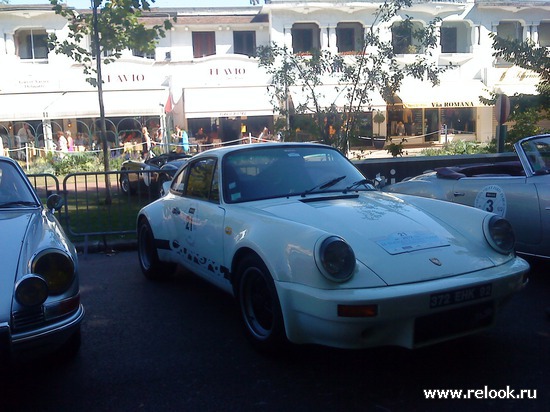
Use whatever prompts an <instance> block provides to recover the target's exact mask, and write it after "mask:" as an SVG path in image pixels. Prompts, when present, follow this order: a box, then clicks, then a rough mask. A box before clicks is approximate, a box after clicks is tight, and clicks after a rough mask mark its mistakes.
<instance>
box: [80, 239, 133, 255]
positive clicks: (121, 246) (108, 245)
mask: <svg viewBox="0 0 550 412" xmlns="http://www.w3.org/2000/svg"><path fill="white" fill-rule="evenodd" d="M74 246H75V247H76V251H77V252H78V253H79V254H87V253H113V252H127V251H135V250H137V240H110V241H107V242H104V241H101V240H94V241H92V242H88V243H87V244H86V243H85V242H77V243H74Z"/></svg>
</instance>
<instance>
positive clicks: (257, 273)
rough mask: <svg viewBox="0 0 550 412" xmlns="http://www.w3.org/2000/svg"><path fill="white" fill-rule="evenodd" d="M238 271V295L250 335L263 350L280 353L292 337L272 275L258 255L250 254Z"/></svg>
mask: <svg viewBox="0 0 550 412" xmlns="http://www.w3.org/2000/svg"><path fill="white" fill-rule="evenodd" d="M238 274H239V276H238V281H237V284H236V296H237V300H238V303H239V309H240V314H241V320H242V322H243V327H244V331H245V334H246V337H247V338H248V339H249V341H250V342H251V343H252V344H253V345H254V346H255V347H256V348H257V349H258V350H260V351H263V352H270V353H276V352H280V351H281V350H282V349H284V348H285V347H287V346H288V340H287V338H286V333H285V327H284V320H283V314H282V311H281V305H280V302H279V297H278V295H277V290H276V289H275V283H274V282H273V278H272V277H271V274H270V273H269V271H268V269H267V267H266V266H265V264H264V262H263V261H262V260H261V259H260V258H259V257H257V256H248V257H246V258H245V259H244V260H243V261H242V262H241V264H240V265H239V270H238Z"/></svg>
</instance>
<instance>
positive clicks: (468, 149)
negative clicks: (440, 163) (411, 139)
mask: <svg viewBox="0 0 550 412" xmlns="http://www.w3.org/2000/svg"><path fill="white" fill-rule="evenodd" d="M491 151H495V150H490V147H489V146H487V145H485V144H482V143H478V142H471V141H466V140H455V141H452V142H449V143H446V144H445V145H443V147H441V148H428V149H423V150H422V151H421V152H420V153H421V155H423V156H449V155H465V154H481V153H490V152H491Z"/></svg>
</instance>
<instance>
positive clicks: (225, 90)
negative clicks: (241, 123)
mask: <svg viewBox="0 0 550 412" xmlns="http://www.w3.org/2000/svg"><path fill="white" fill-rule="evenodd" d="M183 101H184V111H185V116H186V117H187V118H188V119H196V118H200V117H239V116H272V115H273V106H272V105H271V97H270V96H269V94H268V92H267V88H266V87H265V86H250V87H218V88H186V89H184V90H183Z"/></svg>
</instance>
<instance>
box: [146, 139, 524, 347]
mask: <svg viewBox="0 0 550 412" xmlns="http://www.w3.org/2000/svg"><path fill="white" fill-rule="evenodd" d="M137 231H138V254H139V262H140V265H141V268H142V271H143V273H144V274H145V276H146V277H147V278H149V279H159V278H163V277H167V276H169V275H170V274H171V273H173V272H174V270H175V269H176V266H177V265H182V266H183V267H185V268H186V269H188V270H190V271H191V272H193V273H195V274H197V275H198V276H200V277H202V278H204V279H206V280H207V281H209V282H211V283H212V284H214V285H216V286H219V287H221V288H222V289H224V290H226V291H227V292H229V293H231V294H233V295H234V296H235V298H236V299H237V301H238V303H239V307H240V313H241V316H242V320H243V325H244V330H245V333H246V335H247V337H248V338H249V339H250V341H251V342H252V343H253V344H254V345H255V346H257V347H258V348H260V349H267V350H274V349H278V348H280V347H283V346H285V345H286V344H287V343H288V342H291V343H295V344H304V343H314V344H321V345H327V346H332V347H340V348H366V347H374V346H384V345H397V346H402V347H406V348H416V347H420V346H425V345H429V344H433V343H436V342H441V341H445V340H448V339H452V338H456V337H459V336H464V335H467V334H471V333H474V332H478V331H481V330H483V329H485V328H487V327H489V326H491V324H493V322H494V321H495V316H496V315H497V313H498V310H499V308H500V307H501V305H502V304H503V303H505V302H506V301H507V300H508V299H509V298H510V297H511V296H512V295H513V294H514V293H515V292H516V291H518V290H520V289H521V288H522V287H523V286H524V285H525V284H526V282H527V278H526V276H527V273H528V271H529V265H528V264H527V263H526V262H525V261H524V260H523V259H521V258H519V257H516V256H515V254H514V234H513V231H512V228H511V226H510V224H509V223H508V221H507V220H505V219H504V218H502V217H500V216H498V215H495V214H491V213H487V212H485V211H482V210H477V209H474V208H470V207H466V206H462V205H454V204H449V203H446V202H441V201H437V200H432V199H426V198H421V197H413V196H407V195H397V194H396V195H392V194H387V193H382V192H380V191H378V190H376V189H375V188H374V187H373V186H372V185H371V184H370V183H369V181H368V180H367V179H365V177H364V176H363V175H362V174H361V173H360V172H359V171H358V170H357V169H356V167H355V166H354V165H353V164H352V163H351V162H350V161H349V160H348V159H347V158H346V157H344V156H343V155H342V154H341V153H340V152H338V151H337V150H335V149H334V148H331V147H328V146H324V145H319V144H305V143H265V144H252V145H242V146H231V147H225V148H221V149H213V150H209V151H206V152H203V153H200V154H199V155H197V156H195V157H193V158H192V159H190V161H189V162H188V163H187V164H186V165H184V166H183V167H182V168H181V169H180V170H179V171H178V172H177V173H176V175H175V177H174V179H173V180H172V182H171V183H170V187H169V190H167V193H166V195H165V196H164V197H162V198H161V199H158V200H157V201H155V202H153V203H151V204H149V205H147V206H146V207H144V208H143V209H142V210H141V211H140V213H139V214H138V218H137Z"/></svg>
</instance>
